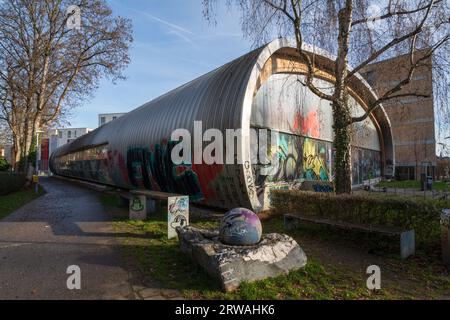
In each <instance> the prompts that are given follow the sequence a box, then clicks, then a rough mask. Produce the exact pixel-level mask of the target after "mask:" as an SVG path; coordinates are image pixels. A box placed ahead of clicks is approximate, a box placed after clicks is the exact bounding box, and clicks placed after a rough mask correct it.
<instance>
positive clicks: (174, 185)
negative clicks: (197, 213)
mask: <svg viewBox="0 0 450 320" xmlns="http://www.w3.org/2000/svg"><path fill="white" fill-rule="evenodd" d="M176 143H177V142H173V141H169V142H167V141H163V143H162V144H157V145H155V146H153V147H152V148H151V149H147V148H132V149H129V150H128V151H127V170H128V176H129V178H130V183H131V184H132V185H133V186H134V187H136V188H146V189H149V190H156V191H163V192H170V193H179V194H187V195H189V196H190V198H191V200H193V201H200V200H203V199H204V194H203V193H202V188H201V183H200V181H199V176H198V175H197V173H196V172H195V171H194V170H193V168H192V165H191V164H185V163H183V164H179V165H175V164H174V163H173V162H172V160H171V157H170V154H171V152H172V149H173V147H174V146H175V145H176Z"/></svg>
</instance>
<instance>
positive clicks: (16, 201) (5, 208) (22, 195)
mask: <svg viewBox="0 0 450 320" xmlns="http://www.w3.org/2000/svg"><path fill="white" fill-rule="evenodd" d="M44 193H45V191H44V189H43V188H42V187H39V192H38V193H37V194H36V193H35V191H34V188H25V189H23V190H20V191H17V192H13V193H10V194H8V195H5V196H0V220H1V219H3V218H5V217H6V216H8V215H9V214H11V213H12V212H14V211H15V210H17V209H19V208H20V207H22V206H24V205H25V204H27V203H28V202H30V201H32V200H34V199H36V198H38V197H40V196H41V195H43V194H44Z"/></svg>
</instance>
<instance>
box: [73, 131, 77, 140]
mask: <svg viewBox="0 0 450 320" xmlns="http://www.w3.org/2000/svg"><path fill="white" fill-rule="evenodd" d="M73 136H74V137H75V138H76V137H77V130H75V131H74V132H73Z"/></svg>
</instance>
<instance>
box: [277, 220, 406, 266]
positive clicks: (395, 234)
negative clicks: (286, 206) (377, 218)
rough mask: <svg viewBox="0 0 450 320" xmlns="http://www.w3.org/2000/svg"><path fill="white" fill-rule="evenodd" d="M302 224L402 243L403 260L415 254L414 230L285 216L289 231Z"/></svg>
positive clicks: (401, 254)
mask: <svg viewBox="0 0 450 320" xmlns="http://www.w3.org/2000/svg"><path fill="white" fill-rule="evenodd" d="M301 222H305V223H312V224H319V225H325V226H331V227H334V228H338V229H343V230H349V231H361V232H366V233H376V234H380V235H384V236H388V237H392V238H398V239H399V241H400V256H401V258H402V259H406V258H407V257H409V256H411V255H414V254H415V232H414V230H404V229H401V228H395V227H384V226H376V225H369V224H358V223H351V222H344V221H337V220H332V219H327V218H321V217H312V216H302V215H298V214H285V215H284V227H285V229H287V230H292V229H295V228H296V227H298V226H299V225H300V223H301Z"/></svg>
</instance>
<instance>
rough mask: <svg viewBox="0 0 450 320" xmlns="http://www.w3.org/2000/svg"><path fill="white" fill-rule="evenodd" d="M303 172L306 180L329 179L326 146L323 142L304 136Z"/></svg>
mask: <svg viewBox="0 0 450 320" xmlns="http://www.w3.org/2000/svg"><path fill="white" fill-rule="evenodd" d="M303 174H304V178H305V179H306V180H322V181H328V180H329V169H328V167H327V148H326V146H325V145H324V143H319V142H318V141H315V140H312V139H308V138H305V140H304V142H303Z"/></svg>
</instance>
